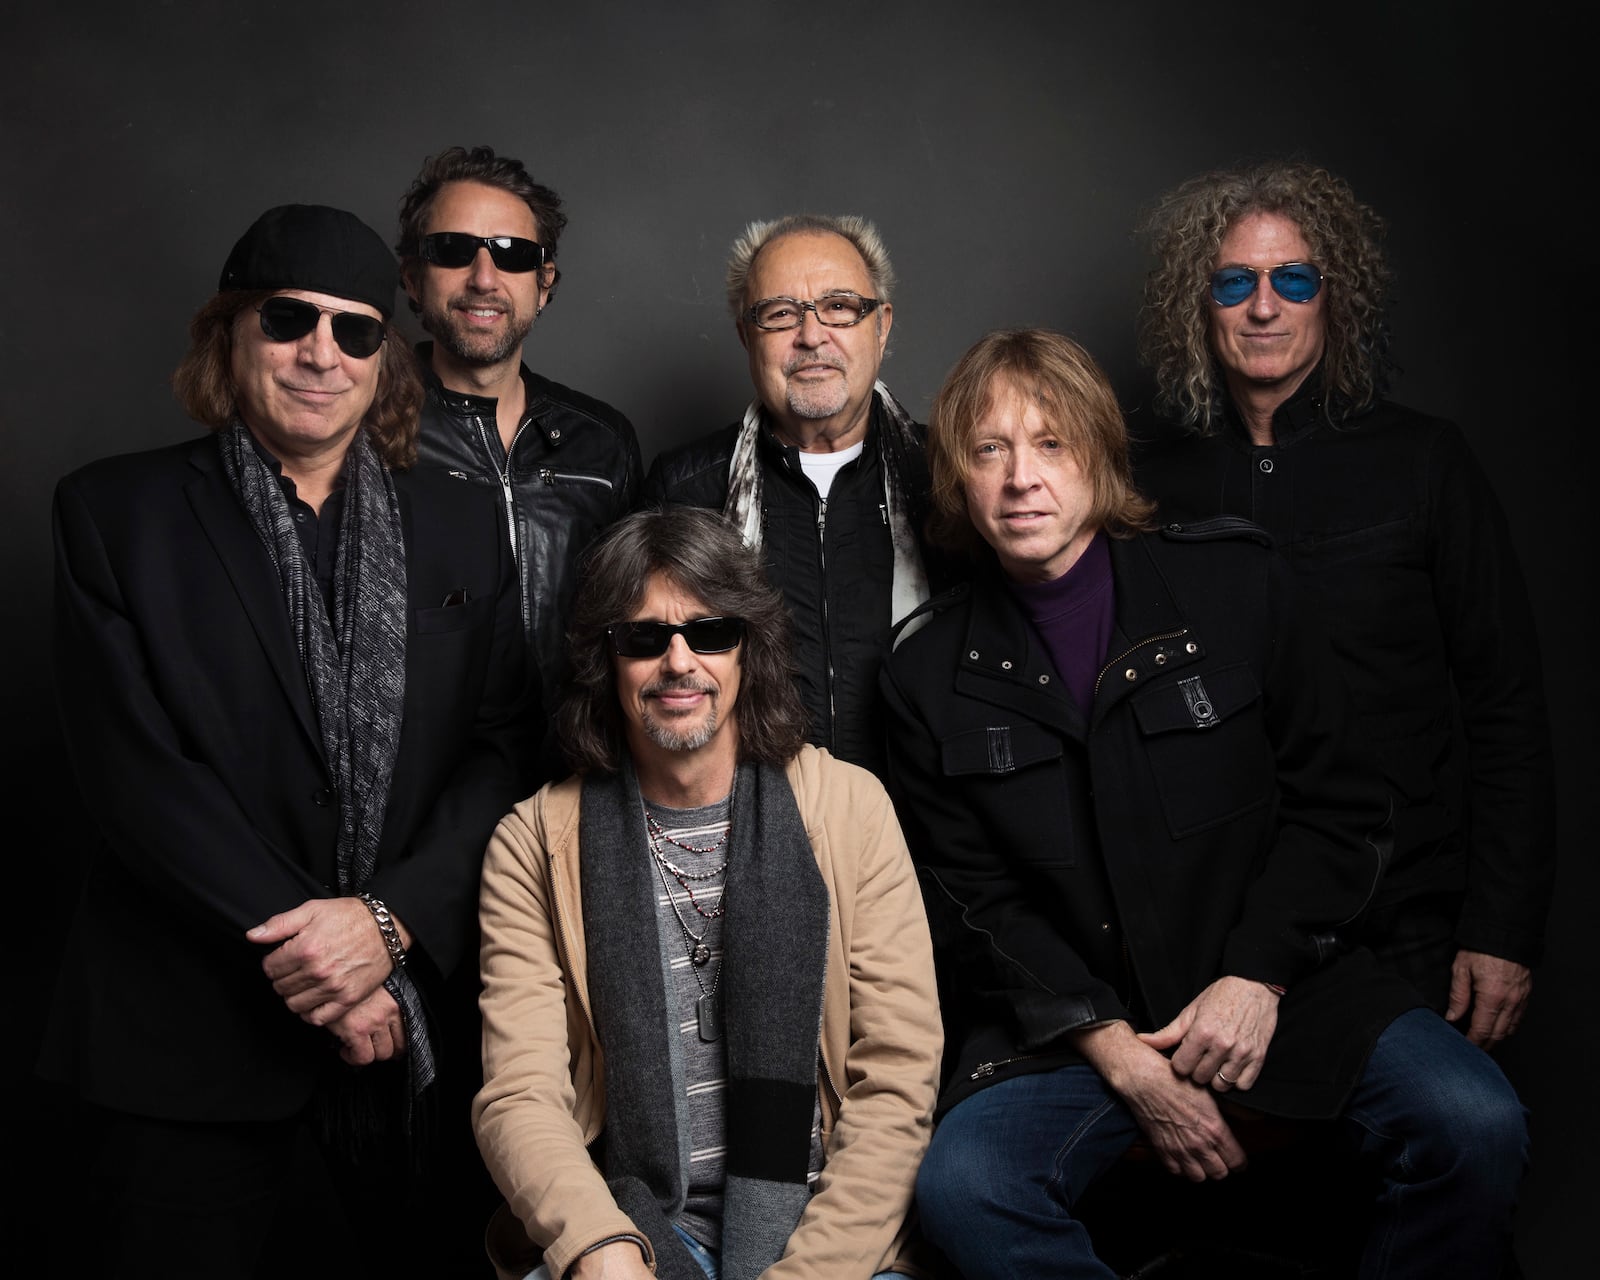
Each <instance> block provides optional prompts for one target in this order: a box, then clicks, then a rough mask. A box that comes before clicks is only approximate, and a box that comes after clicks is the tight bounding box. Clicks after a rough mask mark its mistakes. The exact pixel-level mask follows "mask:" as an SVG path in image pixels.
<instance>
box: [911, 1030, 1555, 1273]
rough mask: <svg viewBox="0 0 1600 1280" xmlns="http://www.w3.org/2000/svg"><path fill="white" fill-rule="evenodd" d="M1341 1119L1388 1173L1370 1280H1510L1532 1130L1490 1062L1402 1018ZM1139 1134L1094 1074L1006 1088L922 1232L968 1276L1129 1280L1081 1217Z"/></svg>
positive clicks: (1365, 1259)
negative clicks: (1079, 1209) (1079, 1208)
mask: <svg viewBox="0 0 1600 1280" xmlns="http://www.w3.org/2000/svg"><path fill="white" fill-rule="evenodd" d="M1247 1098H1248V1095H1244V1096H1243V1098H1241V1100H1246V1099H1247ZM1341 1123H1342V1125H1343V1127H1344V1129H1345V1132H1346V1135H1347V1137H1348V1139H1349V1141H1350V1143H1351V1145H1352V1146H1353V1147H1354V1148H1355V1149H1357V1150H1360V1151H1362V1152H1363V1153H1366V1154H1368V1155H1371V1156H1374V1157H1376V1158H1377V1159H1378V1160H1379V1162H1380V1164H1381V1166H1382V1169H1383V1185H1382V1187H1381V1189H1380V1191H1379V1194H1378V1198H1377V1202H1376V1205H1375V1209H1374V1214H1373V1222H1372V1230H1371V1234H1370V1236H1369V1238H1368V1240H1367V1244H1366V1248H1365V1252H1364V1253H1363V1255H1362V1262H1361V1274H1362V1276H1363V1277H1366V1278H1367V1280H1377V1278H1378V1277H1399V1276H1450V1277H1451V1278H1452V1280H1469V1278H1470V1277H1474V1276H1483V1277H1496V1276H1499V1275H1500V1274H1501V1271H1502V1268H1503V1266H1504V1264H1505V1260H1506V1257H1507V1251H1508V1250H1509V1248H1510V1242H1511V1209H1512V1205H1513V1203H1514V1202H1515V1199H1516V1190H1517V1184H1518V1183H1519V1182H1520V1180H1521V1178H1522V1172H1523V1169H1524V1167H1525V1166H1526V1163H1527V1120H1526V1113H1525V1112H1524V1111H1523V1108H1522V1104H1521V1102H1519V1101H1518V1099H1517V1095H1516V1093H1515V1091H1514V1090H1513V1089H1512V1088H1511V1085H1510V1084H1509V1083H1508V1082H1507V1080H1506V1078H1505V1076H1504V1075H1502V1074H1501V1072H1500V1068H1499V1067H1497V1066H1496V1065H1495V1063H1494V1061H1493V1060H1492V1059H1491V1058H1490V1057H1489V1056H1488V1055H1487V1054H1485V1053H1484V1052H1483V1051H1482V1050H1480V1049H1478V1048H1477V1047H1476V1046H1474V1045H1472V1044H1471V1043H1469V1042H1468V1040H1467V1039H1466V1037H1465V1036H1463V1035H1462V1034H1461V1033H1460V1032H1458V1031H1456V1030H1455V1029H1454V1028H1453V1027H1451V1026H1450V1025H1449V1024H1447V1023H1446V1022H1444V1021H1443V1020H1442V1019H1440V1018H1439V1017H1438V1016H1437V1015H1436V1014H1433V1013H1431V1012H1429V1011H1428V1010H1426V1009H1414V1010H1412V1011H1411V1012H1409V1013H1406V1014H1402V1015H1401V1016H1400V1017H1399V1018H1396V1019H1395V1020H1394V1022H1393V1023H1391V1024H1390V1025H1389V1027H1388V1029H1387V1030H1386V1031H1384V1033H1383V1034H1382V1035H1381V1036H1380V1037H1379V1038H1378V1043H1377V1044H1376V1045H1375V1046H1374V1047H1373V1050H1372V1056H1371V1058H1369V1059H1368V1061H1367V1066H1366V1070H1365V1071H1364V1072H1363V1073H1362V1076H1361V1079H1360V1081H1359V1082H1358V1083H1357V1085H1356V1087H1355V1088H1354V1090H1352V1092H1351V1095H1350V1098H1349V1100H1348V1102H1347V1103H1346V1105H1345V1110H1344V1113H1343V1116H1342V1118H1341ZM1137 1136H1138V1126H1137V1124H1136V1123H1135V1122H1134V1119H1133V1115H1132V1113H1131V1112H1130V1111H1129V1110H1128V1108H1127V1107H1126V1106H1124V1105H1123V1103H1122V1102H1121V1101H1120V1100H1119V1099H1118V1098H1117V1096H1116V1095H1115V1094H1114V1093H1112V1092H1111V1090H1110V1089H1109V1088H1108V1087H1107V1085H1106V1084H1105V1082H1104V1080H1102V1079H1101V1077H1100V1075H1099V1073H1097V1072H1096V1071H1095V1070H1094V1069H1093V1068H1092V1067H1087V1066H1071V1067H1062V1068H1060V1069H1058V1070H1056V1071H1047V1072H1041V1073H1039V1074H1037V1075H1029V1076H1019V1077H1017V1078H1015V1079H1012V1080H1006V1081H1004V1082H1002V1083H1000V1084H997V1085H992V1086H990V1087H989V1088H987V1089H985V1090H983V1091H982V1092H981V1093H978V1094H974V1095H973V1096H972V1097H970V1098H967V1099H966V1100H965V1101H963V1102H961V1103H960V1104H959V1105H957V1106H956V1107H955V1109H954V1110H952V1111H951V1112H950V1114H949V1115H947V1116H946V1117H945V1118H944V1120H943V1121H941V1122H940V1124H939V1127H938V1129H937V1130H935V1131H934V1135H933V1145H932V1146H931V1147H930V1148H929V1150H928V1155H927V1158H926V1159H924V1161H923V1162H922V1169H921V1171H920V1172H919V1173H918V1175H917V1207H918V1209H919V1210H920V1213H921V1226H922V1233H923V1234H924V1235H925V1236H927V1237H928V1239H929V1240H931V1241H932V1242H933V1243H934V1244H936V1245H937V1246H938V1247H939V1248H940V1249H942V1250H943V1251H944V1252H945V1254H946V1255H947V1256H948V1257H949V1258H950V1260H951V1261H952V1262H953V1263H955V1265H956V1266H957V1267H958V1268H959V1269H960V1271H961V1273H962V1275H963V1276H964V1277H965V1278H966V1280H986V1278H987V1277H1012V1276H1030V1277H1040V1278H1041V1280H1042V1278H1043V1277H1085V1278H1088V1277H1094V1278H1095V1280H1115V1273H1114V1272H1113V1271H1112V1270H1111V1269H1110V1268H1109V1267H1107V1266H1106V1265H1105V1264H1104V1263H1102V1262H1101V1261H1100V1260H1099V1259H1098V1258H1096V1257H1095V1255H1094V1250H1093V1248H1092V1247H1091V1245H1090V1242H1089V1236H1088V1232H1087V1231H1085V1230H1084V1228H1083V1226H1082V1224H1081V1223H1079V1222H1078V1221H1076V1220H1075V1219H1074V1218H1073V1216H1072V1206H1073V1205H1074V1204H1075V1203H1076V1202H1077V1201H1078V1199H1079V1197H1080V1196H1081V1195H1082V1194H1083V1192H1084V1191H1085V1190H1086V1189H1087V1188H1088V1186H1089V1184H1090V1183H1092V1182H1093V1181H1094V1180H1095V1179H1096V1178H1098V1177H1099V1176H1100V1175H1101V1174H1103V1173H1104V1172H1105V1171H1106V1170H1107V1169H1109V1168H1110V1167H1111V1166H1112V1165H1113V1164H1114V1163H1115V1162H1116V1161H1117V1159H1118V1157H1120V1156H1121V1155H1122V1154H1123V1152H1124V1151H1126V1150H1127V1149H1128V1147H1129V1146H1130V1145H1132V1143H1133V1140H1134V1138H1135V1137H1137Z"/></svg>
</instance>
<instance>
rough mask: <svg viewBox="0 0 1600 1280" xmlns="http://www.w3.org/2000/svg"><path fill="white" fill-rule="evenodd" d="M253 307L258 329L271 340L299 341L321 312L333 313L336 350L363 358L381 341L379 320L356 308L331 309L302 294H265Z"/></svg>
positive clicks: (310, 328) (311, 327) (381, 323)
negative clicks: (283, 295) (289, 295)
mask: <svg viewBox="0 0 1600 1280" xmlns="http://www.w3.org/2000/svg"><path fill="white" fill-rule="evenodd" d="M256 310H257V311H258V312H259V313H260V314H261V332H262V333H264V334H266V335H267V337H269V338H271V339H272V340H273V341H274V342H299V341H300V339H301V338H303V337H305V336H306V334H308V333H310V332H311V331H312V330H313V329H315V328H316V327H317V322H318V321H319V320H321V319H322V317H323V316H325V315H327V316H332V317H333V340H334V341H335V342H337V343H338V344H339V350H340V351H342V352H344V353H345V355H347V356H354V357H355V358H356V359H357V360H365V359H366V358H367V357H368V356H371V355H373V354H374V353H376V352H377V350H378V348H379V347H381V346H382V345H383V321H382V320H379V319H378V318H377V317H376V316H365V315H362V314H361V313H360V312H359V311H332V310H329V309H328V308H327V307H319V306H317V304H316V303H314V302H307V301H306V300H305V299H304V298H285V297H281V296H280V297H276V298H268V299H267V300H266V301H265V302H263V303H262V304H261V305H260V306H259V307H257V308H256Z"/></svg>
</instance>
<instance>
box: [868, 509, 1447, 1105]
mask: <svg viewBox="0 0 1600 1280" xmlns="http://www.w3.org/2000/svg"><path fill="white" fill-rule="evenodd" d="M1230 525H1231V526H1232V527H1229V526H1223V527H1220V528H1219V527H1216V526H1211V527H1206V528H1202V529H1200V530H1196V531H1183V530H1178V531H1168V532H1166V533H1163V534H1159V535H1155V534H1151V535H1142V536H1138V537H1135V538H1133V539H1131V540H1126V541H1118V540H1113V541H1112V543H1111V554H1112V566H1113V576H1114V582H1115V593H1116V620H1115V628H1114V632H1113V640H1112V647H1111V651H1110V652H1109V653H1108V654H1107V655H1106V661H1105V663H1104V668H1103V670H1102V671H1101V673H1100V676H1099V679H1098V683H1097V685H1096V689H1095V694H1094V699H1093V705H1092V706H1090V707H1087V708H1080V707H1078V706H1076V705H1075V704H1074V702H1073V700H1072V698H1071V696H1070V695H1069V694H1068V693H1067V691H1066V688H1065V686H1064V684H1063V682H1062V681H1061V679H1060V678H1059V675H1058V673H1057V672H1056V671H1055V669H1054V666H1053V664H1052V663H1051V661H1050V658H1049V656H1048V653H1047V651H1046V649H1045V646H1044V644H1043V641H1042V640H1041V638H1040V637H1039V636H1038V634H1037V633H1036V632H1035V631H1034V630H1033V628H1032V625H1031V624H1030V623H1029V622H1028V621H1027V620H1026V618H1025V617H1024V616H1023V614H1022V612H1021V610H1020V609H1019V608H1018V607H1017V605H1016V604H1015V603H1014V602H1013V600H1012V598H1011V596H1010V594H1009V593H1008V592H1007V591H1006V589H1005V587H1004V585H1003V583H1002V582H1001V581H1000V580H999V572H1000V571H999V569H998V567H997V566H993V565H992V564H991V565H990V566H989V569H988V571H987V573H986V574H984V575H980V578H979V580H978V581H977V582H976V583H975V584H974V585H972V586H971V587H968V588H962V589H958V591H957V592H955V593H952V594H951V595H948V596H946V597H944V598H942V599H941V600H939V601H935V602H931V603H930V606H929V608H930V609H932V610H934V611H935V616H934V617H933V618H932V619H931V620H930V621H929V622H928V624H927V625H926V626H925V627H924V628H923V629H922V630H921V631H920V632H918V633H917V634H915V635H913V636H911V637H909V638H908V639H907V640H906V641H905V642H904V643H903V644H902V645H901V646H900V647H899V648H898V650H897V651H896V652H895V654H894V656H893V657H892V658H891V660H890V662H889V664H888V666H887V667H886V669H885V673H884V690H885V698H886V702H887V708H888V735H889V777H890V792H891V794H892V795H893V796H894V798H895V801H896V807H897V810H898V812H899V815H900V820H901V823H902V825H903V826H904V828H905V832H906V837H907V840H908V842H909V844H910V846H911V851H912V855H913V857H914V858H915V859H916V861H917V864H918V867H919V870H920V873H921V875H922V880H923V888H924V895H925V898H926V901H927V904H928V910H929V917H930V922H931V924H932V927H933V935H934V944H935V951H936V955H937V958H938V961H939V965H940V980H941V1002H942V1004H943V1005H944V1008H945V1011H946V1040H947V1043H949V1044H950V1045H951V1046H952V1050H953V1054H952V1057H950V1058H949V1059H948V1060H947V1064H946V1066H947V1074H946V1084H945V1094H944V1099H943V1102H942V1105H943V1106H946V1107H948V1106H949V1105H952V1104H953V1103H954V1102H955V1101H959V1099H960V1098H961V1097H963V1096H965V1095H966V1094H967V1093H970V1092H972V1091H974V1090H976V1089H978V1088H981V1087H983V1086H984V1085H985V1084H988V1083H992V1082H994V1081H996V1080H1000V1079H1004V1078H1007V1076H1009V1075H1015V1074H1019V1073H1022V1072H1026V1071H1033V1070H1043V1069H1049V1068H1051V1067H1054V1066H1058V1065H1061V1064H1063V1063H1066V1062H1073V1061H1079V1060H1080V1059H1078V1058H1077V1057H1076V1055H1075V1054H1074V1053H1073V1051H1072V1049H1071V1033H1073V1032H1075V1031H1078V1030H1082V1029H1085V1028H1087V1027H1090V1026H1092V1025H1094V1024H1097V1023H1101V1022H1105V1021H1109V1020H1116V1019H1125V1020H1127V1021H1129V1022H1131V1023H1132V1024H1133V1025H1134V1026H1135V1028H1136V1029H1140V1030H1147V1029H1152V1028H1155V1027H1159V1026H1161V1025H1164V1024H1165V1023H1166V1022H1168V1021H1169V1020H1170V1019H1171V1018H1172V1017H1173V1016H1174V1015H1176V1014H1177V1013H1178V1012H1179V1011H1180V1010H1181V1009H1182V1008H1183V1007H1184V1005H1186V1004H1187V1003H1188V1002H1189V1001H1190V1000H1191V999H1193V997H1194V996H1196V995H1197V994H1199V992H1200V991H1201V990H1203V989H1204V988H1205V987H1206V986H1207V985H1209V984H1210V983H1211V982H1213V981H1215V980H1216V979H1217V978H1219V977H1222V976H1225V975H1236V976H1240V977H1244V978H1251V979H1257V980H1261V981H1264V982H1270V983H1274V984H1277V985H1280V986H1283V987H1285V988H1286V989H1287V995H1286V996H1285V998H1284V999H1283V1001H1282V1003H1281V1005H1280V1009H1279V1024H1278V1031H1277V1033H1276V1035H1275V1036H1274V1039H1273V1042H1272V1046H1271V1048H1270V1050H1269V1052H1268V1056H1267V1061H1266V1065H1265V1068H1264V1070H1263V1072H1262V1075H1261V1078H1260V1080H1259V1081H1258V1083H1257V1085H1256V1087H1255V1088H1254V1089H1253V1090H1252V1091H1251V1093H1250V1094H1249V1095H1248V1096H1246V1097H1242V1098H1240V1099H1239V1101H1244V1102H1248V1103H1250V1104H1251V1105H1254V1106H1256V1107H1259V1108H1260V1109H1262V1110H1266V1111H1271V1112H1275V1113H1278V1114H1284V1115H1296V1116H1327V1115H1332V1114H1335V1113H1336V1112H1337V1111H1338V1109H1339V1107H1340V1105H1341V1104H1342V1102H1343V1099H1344V1097H1345V1095H1346V1093H1347V1092H1348V1090H1349V1088H1350V1086H1351V1085H1352V1084H1353V1083H1354V1081H1355V1079H1356V1078H1357V1076H1358V1074H1359V1072H1360V1070H1361V1068H1362V1066H1363V1065H1364V1063H1365V1061H1366V1056H1367V1054H1368V1052H1369V1051H1370V1049H1371V1046H1372V1044H1373V1042H1374V1041H1375V1040H1376V1038H1377V1036H1378V1035H1379V1034H1380V1033H1381V1031H1382V1030H1383V1028H1384V1027H1386V1026H1387V1025H1388V1024H1389V1022H1390V1021H1392V1020H1393V1018H1394V1017H1395V1016H1396V1015H1397V1014H1398V1013H1400V1012H1402V1011H1403V1010H1404V1009H1406V1008H1410V1007H1413V1006H1414V1005H1415V1004H1416V1003H1418V1001H1417V998H1416V997H1415V995H1414V994H1413V993H1411V992H1410V990H1409V988H1407V987H1405V986H1404V984H1401V983H1399V982H1398V981H1397V980H1390V979H1385V978H1381V977H1379V976H1378V975H1377V973H1376V970H1375V967H1374V962H1373V960H1372V957H1371V956H1370V954H1369V953H1367V952H1365V951H1360V950H1354V951H1353V950H1350V949H1349V948H1348V947H1347V945H1346V943H1345V940H1344V934H1346V933H1347V932H1349V931H1350V930H1351V929H1352V928H1353V926H1354V923H1355V922H1356V921H1357V920H1358V919H1359V917H1360V915H1361V913H1362V911H1363V910H1364V909H1365V908H1366V906H1367V905H1368V904H1369V903H1370V901H1371V900H1372V897H1373V894H1374V892H1375V890H1376V887H1377V885H1378V883H1379V880H1380V877H1381V875H1382V872H1383V866H1384V859H1385V855H1386V850H1387V839H1388V821H1389V803H1388V799H1387V796H1386V794H1385V792H1384V789H1383V786H1382V784H1381V781H1380V780H1379V778H1378V777H1377V775H1376V773H1375V772H1374V771H1373V770H1372V769H1371V767H1370V766H1369V765H1367V764H1365V763H1364V762H1363V758H1362V756H1361V754H1360V751H1359V749H1358V747H1357V746H1356V744H1355V743H1354V742H1353V740H1352V737H1351V734H1350V712H1349V708H1348V695H1347V694H1346V692H1345V690H1344V688H1343V685H1342V684H1341V682H1340V679H1339V675H1338V672H1337V669H1336V668H1335V667H1334V664H1333V662H1332V659H1331V657H1330V655H1329V654H1328V652H1327V649H1326V644H1325V642H1324V641H1323V640H1322V638H1321V636H1320V634H1319V633H1318V632H1317V631H1316V629H1315V628H1314V627H1310V626H1308V625H1306V619H1305V617H1304V615H1303V613H1302V611H1301V610H1300V609H1299V608H1298V606H1297V604H1296V591H1295V586H1294V582H1293V579H1292V577H1291V575H1290V574H1289V573H1288V571H1287V569H1286V568H1285V566H1284V565H1283V564H1282V562H1281V561H1280V560H1279V559H1278V557H1276V556H1275V555H1274V554H1273V553H1272V551H1271V550H1270V548H1269V547H1268V545H1267V540H1266V539H1265V538H1264V537H1263V536H1262V535H1261V534H1260V533H1259V531H1255V530H1252V529H1250V527H1249V526H1247V525H1245V524H1244V522H1240V521H1234V522H1230Z"/></svg>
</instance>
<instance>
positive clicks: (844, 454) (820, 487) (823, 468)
mask: <svg viewBox="0 0 1600 1280" xmlns="http://www.w3.org/2000/svg"><path fill="white" fill-rule="evenodd" d="M866 446H867V442H866V441H865V440H857V441H856V442H855V443H854V444H853V445H851V446H850V447H849V448H848V449H835V450H834V451H833V452H832V453H807V452H806V451H805V450H804V449H802V450H801V451H800V469H801V470H802V471H804V472H805V473H806V479H807V480H809V481H811V483H812V484H814V485H815V486H816V488H817V492H818V493H819V494H821V495H822V500H823V501H824V502H826V501H827V500H828V490H829V489H831V488H833V477H834V476H835V475H837V474H838V472H839V468H840V467H842V466H844V465H845V464H846V463H848V462H854V461H855V460H856V459H857V458H859V457H860V456H861V451H862V450H863V449H864V448H866Z"/></svg>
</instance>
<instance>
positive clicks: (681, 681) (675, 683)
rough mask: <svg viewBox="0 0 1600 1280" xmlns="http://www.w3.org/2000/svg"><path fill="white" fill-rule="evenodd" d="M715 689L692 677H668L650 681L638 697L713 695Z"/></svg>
mask: <svg viewBox="0 0 1600 1280" xmlns="http://www.w3.org/2000/svg"><path fill="white" fill-rule="evenodd" d="M716 692H717V691H716V688H715V687H714V686H713V685H710V684H707V683H706V682H705V681H704V680H698V679H696V678H695V677H694V676H668V677H666V678H665V679H662V680H652V681H651V682H650V683H649V684H647V685H645V687H644V688H643V689H641V690H640V691H639V695H640V697H644V698H653V697H655V696H656V695H658V694H662V693H709V694H715V693H716Z"/></svg>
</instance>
